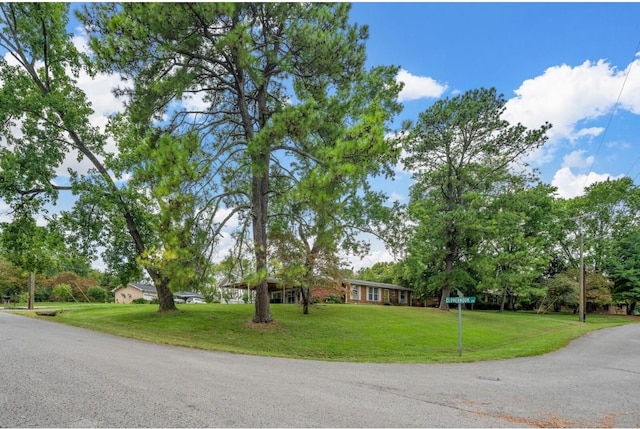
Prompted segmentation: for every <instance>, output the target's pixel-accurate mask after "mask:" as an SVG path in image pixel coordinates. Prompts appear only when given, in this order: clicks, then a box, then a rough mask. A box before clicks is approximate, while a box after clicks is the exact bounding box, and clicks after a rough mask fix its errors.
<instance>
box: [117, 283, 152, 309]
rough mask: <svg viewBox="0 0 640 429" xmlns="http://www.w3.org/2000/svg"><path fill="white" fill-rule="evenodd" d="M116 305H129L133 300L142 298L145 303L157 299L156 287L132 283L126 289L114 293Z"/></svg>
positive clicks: (119, 289)
mask: <svg viewBox="0 0 640 429" xmlns="http://www.w3.org/2000/svg"><path fill="white" fill-rule="evenodd" d="M114 294H115V300H116V303H117V304H130V303H131V302H132V301H133V300H134V299H138V298H144V299H145V300H147V301H153V300H155V299H158V291H156V287H155V286H154V285H152V284H149V283H142V282H132V283H129V284H127V286H126V287H123V288H118V289H116V290H115V291H114Z"/></svg>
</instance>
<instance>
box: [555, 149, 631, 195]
mask: <svg viewBox="0 0 640 429" xmlns="http://www.w3.org/2000/svg"><path fill="white" fill-rule="evenodd" d="M565 158H566V157H565ZM623 176H624V175H622V174H621V175H619V176H612V175H611V174H609V173H604V174H597V173H593V172H590V173H589V175H588V176H587V175H586V174H575V173H574V172H573V171H572V170H571V168H570V167H567V166H565V167H562V168H561V169H560V170H558V171H556V174H555V175H554V176H553V180H552V181H551V184H552V185H553V186H555V187H556V188H558V190H557V191H556V195H557V196H558V197H560V198H567V199H569V198H574V197H578V196H580V195H584V188H585V187H587V186H590V185H593V184H594V183H596V182H604V181H606V180H607V179H612V180H615V179H619V178H621V177H623Z"/></svg>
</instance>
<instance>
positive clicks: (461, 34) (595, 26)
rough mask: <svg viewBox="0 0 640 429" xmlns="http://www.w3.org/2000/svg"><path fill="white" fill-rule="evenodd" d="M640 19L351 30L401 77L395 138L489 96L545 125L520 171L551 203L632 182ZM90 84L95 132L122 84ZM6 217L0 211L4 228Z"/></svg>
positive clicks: (379, 6)
mask: <svg viewBox="0 0 640 429" xmlns="http://www.w3.org/2000/svg"><path fill="white" fill-rule="evenodd" d="M638 17H640V3H354V4H353V7H352V11H351V21H352V22H353V23H357V24H359V25H367V26H368V27H369V36H370V37H369V40H368V41H367V44H366V46H367V56H368V59H367V65H368V66H370V67H373V66H377V65H396V66H399V67H400V68H401V70H400V73H399V75H398V80H400V81H402V82H404V84H405V87H404V89H403V91H402V93H401V94H400V101H401V102H402V103H403V105H404V110H403V112H402V113H401V114H400V115H399V116H398V118H397V120H396V121H395V122H394V123H393V124H392V125H391V127H392V128H393V129H399V128H400V124H401V122H402V121H403V120H407V119H408V120H415V119H417V117H418V115H419V113H421V112H423V111H424V110H426V109H427V108H428V107H429V106H431V105H432V104H433V103H434V102H435V101H436V100H439V99H444V98H450V97H454V96H456V95H458V94H460V93H463V92H465V91H467V90H471V89H477V88H481V87H485V88H489V87H495V88H496V89H497V91H498V92H499V93H501V94H503V95H504V97H505V99H506V100H508V101H507V106H506V107H507V110H506V112H505V119H507V120H509V121H510V122H512V123H517V122H520V123H522V124H524V125H525V126H527V127H530V128H537V127H539V126H540V125H542V124H543V123H544V122H545V121H548V122H550V123H551V124H553V128H552V129H551V130H550V131H549V133H548V137H549V140H548V142H547V143H546V144H545V145H544V146H543V147H542V148H540V149H539V150H537V151H535V152H534V153H532V154H531V155H530V156H529V158H528V162H529V164H530V165H531V166H532V167H535V168H537V169H539V171H540V177H541V179H542V181H543V182H545V183H549V184H552V185H553V186H555V187H557V189H558V190H557V196H558V197H559V198H571V197H575V196H578V195H581V194H582V193H583V190H584V187H585V186H587V185H590V184H592V183H594V182H596V181H602V180H606V179H607V178H618V177H622V176H629V177H631V178H633V179H634V181H635V182H636V183H638V180H640V142H639V141H638V140H640V57H638V53H639V52H638V50H639V47H640V31H639V30H640V26H639V25H638ZM74 25H76V26H77V22H76V23H75V24H74V23H72V24H71V26H70V31H73V32H74V33H75V34H76V38H75V41H76V43H77V45H78V46H81V47H82V46H84V39H83V37H82V32H81V31H79V29H78V28H76V27H74ZM96 79H97V80H94V81H91V80H90V79H89V78H88V76H81V78H80V80H79V85H80V86H81V87H82V88H84V89H85V91H86V92H87V95H88V97H89V99H90V100H91V101H92V103H93V107H94V110H95V113H94V115H93V120H94V123H95V124H96V125H103V124H105V123H106V118H107V117H108V116H109V115H110V114H112V113H114V112H116V111H119V110H120V109H121V103H120V101H118V100H117V99H116V98H115V97H114V96H113V95H112V94H111V93H110V88H112V87H113V86H115V85H117V84H118V83H119V79H118V77H116V76H102V75H99V76H97V77H96ZM75 162H76V161H75V159H74V158H73V157H70V158H69V159H68V160H67V161H66V163H67V164H69V165H71V164H73V163H75ZM60 171H61V173H63V172H64V171H66V168H65V167H62V168H60ZM61 180H63V179H62V178H61ZM411 183H412V182H411V178H410V174H409V173H408V172H405V171H402V169H401V168H398V169H397V171H396V178H395V180H394V181H386V182H380V183H379V187H380V189H381V190H386V191H387V193H388V194H389V195H390V197H391V199H392V200H398V201H400V202H403V203H407V202H408V195H409V187H410V186H411ZM61 206H64V201H63V202H62V203H61ZM7 211H8V209H7V207H6V205H3V202H2V201H0V221H1V220H3V219H5V220H6V215H7ZM371 243H372V249H371V253H370V254H369V256H367V257H365V258H364V259H359V258H355V257H349V261H350V262H351V264H352V267H353V268H354V269H356V270H357V269H359V268H362V267H365V266H369V265H372V264H373V263H375V262H379V261H390V260H392V258H391V255H390V254H389V252H388V251H386V249H385V248H384V246H383V245H382V243H381V242H379V241H378V240H375V239H374V238H371ZM227 244H228V242H227ZM223 250H224V249H221V252H220V253H223ZM98 267H99V264H98Z"/></svg>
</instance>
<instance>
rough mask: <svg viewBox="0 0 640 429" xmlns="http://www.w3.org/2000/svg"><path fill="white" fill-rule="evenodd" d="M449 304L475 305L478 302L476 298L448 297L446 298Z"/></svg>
mask: <svg viewBox="0 0 640 429" xmlns="http://www.w3.org/2000/svg"><path fill="white" fill-rule="evenodd" d="M445 302H446V303H447V304H474V303H475V302H476V297H475V296H463V297H462V298H461V297H458V296H448V297H446V298H445Z"/></svg>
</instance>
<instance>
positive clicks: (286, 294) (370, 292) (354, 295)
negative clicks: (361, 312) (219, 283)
mask: <svg viewBox="0 0 640 429" xmlns="http://www.w3.org/2000/svg"><path fill="white" fill-rule="evenodd" d="M267 285H268V290H269V300H270V302H271V303H272V304H281V303H285V304H298V303H300V301H301V300H300V295H301V289H300V286H289V287H287V286H285V285H283V284H282V282H281V281H280V280H279V279H276V278H273V277H268V278H267ZM223 287H225V288H229V289H247V284H246V282H238V283H233V284H227V285H225V286H223ZM412 292H413V290H412V289H410V288H407V287H404V286H398V285H394V284H390V283H380V282H371V281H366V280H355V279H344V280H342V282H341V284H340V285H337V284H336V285H325V286H322V285H317V286H312V287H311V288H310V293H311V298H312V299H314V298H316V299H318V300H320V301H322V302H324V301H325V300H327V298H328V297H330V296H332V295H337V296H338V297H340V300H341V301H342V302H345V303H354V304H379V305H382V304H387V303H388V304H393V305H411V294H412Z"/></svg>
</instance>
